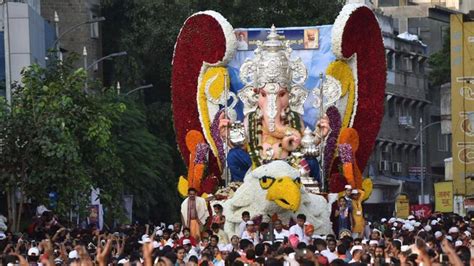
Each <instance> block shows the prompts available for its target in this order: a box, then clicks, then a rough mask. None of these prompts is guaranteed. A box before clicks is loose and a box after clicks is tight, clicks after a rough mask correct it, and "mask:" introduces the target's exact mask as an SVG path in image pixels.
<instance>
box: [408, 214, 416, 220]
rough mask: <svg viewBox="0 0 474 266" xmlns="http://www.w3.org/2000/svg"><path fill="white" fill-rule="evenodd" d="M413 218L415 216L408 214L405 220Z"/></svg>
mask: <svg viewBox="0 0 474 266" xmlns="http://www.w3.org/2000/svg"><path fill="white" fill-rule="evenodd" d="M413 219H415V216H413V215H408V217H407V220H413Z"/></svg>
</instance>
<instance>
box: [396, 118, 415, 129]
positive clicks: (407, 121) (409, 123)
mask: <svg viewBox="0 0 474 266" xmlns="http://www.w3.org/2000/svg"><path fill="white" fill-rule="evenodd" d="M398 125H400V126H403V127H405V128H413V118H412V117H411V116H409V115H406V116H399V117H398Z"/></svg>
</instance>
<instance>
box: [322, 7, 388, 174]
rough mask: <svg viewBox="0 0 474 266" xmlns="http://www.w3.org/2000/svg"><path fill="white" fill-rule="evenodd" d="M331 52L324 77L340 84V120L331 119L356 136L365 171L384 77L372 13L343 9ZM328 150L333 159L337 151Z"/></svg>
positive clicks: (382, 51)
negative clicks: (326, 76)
mask: <svg viewBox="0 0 474 266" xmlns="http://www.w3.org/2000/svg"><path fill="white" fill-rule="evenodd" d="M332 51H333V53H334V54H335V55H336V58H337V60H336V61H335V62H333V63H332V64H331V65H330V66H329V67H328V69H327V74H328V75H330V76H332V77H333V78H335V79H337V80H338V81H339V82H340V83H341V99H340V101H339V102H338V103H336V106H337V109H338V110H339V117H337V115H333V116H334V117H335V119H336V120H337V119H339V120H340V122H339V124H340V127H341V128H346V127H352V128H354V129H355V130H356V131H357V132H358V134H359V136H360V145H359V149H358V150H357V153H356V156H355V157H356V160H357V164H358V166H359V168H360V169H364V168H365V166H366V164H367V160H368V159H369V156H370V154H371V153H372V149H373V146H374V144H375V139H376V137H377V134H378V132H379V130H380V125H381V123H382V118H383V110H384V109H383V105H384V94H385V82H386V73H387V68H386V61H385V49H384V45H383V39H382V32H381V29H380V26H379V24H378V22H377V19H376V17H375V15H374V13H373V12H372V10H370V9H369V8H368V7H367V6H364V5H360V4H349V5H345V6H344V7H343V9H342V11H341V12H340V13H339V16H338V17H337V19H336V21H335V23H334V26H333V30H332ZM333 111H334V110H333ZM331 122H332V121H330V124H331ZM336 122H337V121H336ZM336 134H337V135H338V134H339V133H336ZM329 137H331V136H329ZM336 140H337V138H336ZM329 141H330V140H328V142H329ZM328 146H329V145H328ZM328 148H329V147H328ZM330 148H332V149H333V150H326V151H325V153H326V152H327V154H329V157H331V158H332V156H333V155H334V149H335V148H336V147H335V146H333V147H330ZM326 162H327V161H326ZM326 167H330V165H329V166H328V165H326ZM332 169H333V171H335V169H334V168H332Z"/></svg>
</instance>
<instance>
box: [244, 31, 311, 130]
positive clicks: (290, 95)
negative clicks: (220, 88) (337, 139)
mask: <svg viewBox="0 0 474 266" xmlns="http://www.w3.org/2000/svg"><path fill="white" fill-rule="evenodd" d="M291 52H292V49H291V48H290V45H289V42H288V41H285V40H284V36H281V35H278V33H277V29H276V28H275V26H272V28H271V30H270V33H269V34H268V36H267V40H266V41H265V42H263V43H262V42H258V43H257V49H255V51H254V53H255V57H254V58H253V59H249V58H248V59H247V60H246V61H245V63H244V64H242V66H241V68H240V79H241V81H242V82H243V83H244V84H245V87H244V88H243V89H242V90H240V92H239V98H240V100H241V101H242V102H243V104H244V114H245V115H247V114H249V113H250V112H254V111H257V112H258V113H259V114H260V116H261V117H262V118H263V123H264V125H265V127H266V128H267V129H268V131H269V132H270V133H271V132H274V131H278V129H279V128H280V127H283V122H282V120H283V119H284V118H285V116H286V115H288V113H289V111H293V112H296V113H298V114H300V115H302V114H303V104H304V102H305V100H306V97H307V95H308V93H307V91H306V89H305V88H304V87H303V84H304V82H305V80H306V78H307V76H308V74H307V70H306V67H305V65H304V63H303V62H302V60H301V59H300V58H297V59H295V60H291Z"/></svg>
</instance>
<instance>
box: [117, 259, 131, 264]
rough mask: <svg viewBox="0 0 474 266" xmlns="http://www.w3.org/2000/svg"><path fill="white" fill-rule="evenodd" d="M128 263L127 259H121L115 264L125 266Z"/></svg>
mask: <svg viewBox="0 0 474 266" xmlns="http://www.w3.org/2000/svg"><path fill="white" fill-rule="evenodd" d="M129 262H130V260H129V259H127V258H123V259H121V260H119V261H118V262H117V263H118V264H127V263H129Z"/></svg>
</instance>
